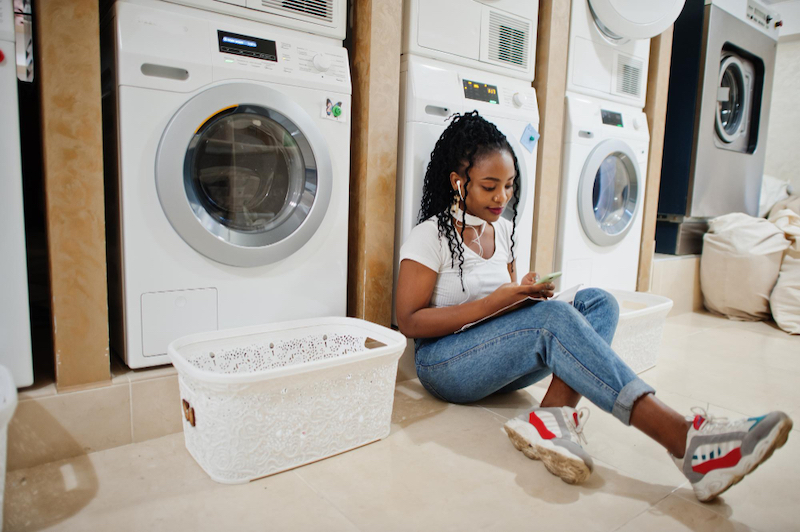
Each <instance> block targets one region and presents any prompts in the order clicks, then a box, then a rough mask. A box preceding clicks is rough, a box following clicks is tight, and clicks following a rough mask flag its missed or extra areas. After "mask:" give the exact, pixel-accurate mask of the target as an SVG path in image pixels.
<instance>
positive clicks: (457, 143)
mask: <svg viewBox="0 0 800 532" xmlns="http://www.w3.org/2000/svg"><path fill="white" fill-rule="evenodd" d="M498 151H507V152H508V153H509V154H511V158H512V159H513V160H514V172H515V177H516V178H515V179H514V199H513V200H512V201H511V205H510V207H511V209H512V211H513V212H514V218H513V220H512V229H511V260H512V261H513V260H514V233H515V232H516V229H517V203H518V202H519V163H518V162H517V157H516V155H514V150H513V149H512V148H511V145H510V144H509V143H508V139H506V136H505V135H503V134H502V133H501V132H500V131H499V130H498V129H497V126H495V125H494V124H492V123H491V122H489V121H487V120H485V119H484V118H483V117H481V116H480V115H479V114H478V112H477V111H472V112H469V113H464V114H461V115H460V114H455V115H453V118H452V120H451V122H450V125H448V126H447V129H445V130H444V133H442V136H441V137H439V140H438V141H436V146H435V147H434V148H433V152H431V162H430V163H428V169H427V170H426V171H425V182H424V184H423V187H422V206H421V208H420V211H419V218H418V220H417V223H422V222H424V221H425V220H427V219H428V218H430V217H432V216H436V218H437V224H438V226H439V236H440V237H446V238H447V242H448V245H449V247H450V253H451V255H452V256H451V260H452V262H451V265H452V266H453V267H454V266H455V261H456V259H458V271H459V274H460V276H461V289H462V290H464V245H463V243H462V241H461V240H459V239H458V238H456V234H457V233H456V227H455V224H454V223H453V217H452V216H451V215H450V207H451V205H452V204H453V200H454V198H455V197H457V193H455V191H454V190H453V187H452V185H451V184H450V172H458V173H459V175H461V174H462V173H463V175H464V177H466V182H465V184H464V188H463V192H464V200H465V201H466V199H467V195H468V192H467V188H468V187H467V185H469V182H470V176H469V171H470V169H471V168H472V167H473V166H474V165H475V163H476V162H477V161H478V160H479V159H481V158H482V157H484V156H486V155H488V154H489V153H493V152H498ZM461 224H462V227H466V211H465V213H464V216H463V219H462V220H461Z"/></svg>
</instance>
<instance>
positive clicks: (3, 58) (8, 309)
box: [0, 0, 33, 386]
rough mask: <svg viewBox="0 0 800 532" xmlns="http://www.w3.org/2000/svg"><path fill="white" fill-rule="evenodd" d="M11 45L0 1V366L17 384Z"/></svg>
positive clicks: (23, 305) (22, 355)
mask: <svg viewBox="0 0 800 532" xmlns="http://www.w3.org/2000/svg"><path fill="white" fill-rule="evenodd" d="M15 49H16V46H15V36H14V10H13V8H12V5H11V0H0V161H2V165H3V174H2V176H0V227H2V228H3V230H2V231H0V250H2V253H3V257H2V259H0V293H2V294H3V297H2V305H0V364H3V365H4V366H6V367H7V368H8V369H9V370H10V371H11V374H12V376H13V377H14V383H15V384H16V385H17V386H28V385H31V384H33V363H32V353H31V322H30V303H29V300H28V266H27V265H28V262H27V256H26V251H25V218H24V212H23V203H22V161H21V154H20V133H19V102H18V101H17V63H16V53H15Z"/></svg>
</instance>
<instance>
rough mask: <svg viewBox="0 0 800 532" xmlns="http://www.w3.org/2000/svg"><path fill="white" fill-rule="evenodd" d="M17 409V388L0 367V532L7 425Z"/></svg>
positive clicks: (4, 483)
mask: <svg viewBox="0 0 800 532" xmlns="http://www.w3.org/2000/svg"><path fill="white" fill-rule="evenodd" d="M16 409H17V387H16V386H15V385H14V379H13V378H12V377H11V372H10V371H8V368H6V367H5V366H0V531H2V530H3V495H4V494H5V485H6V449H7V446H8V424H9V422H11V418H12V416H13V415H14V410H16Z"/></svg>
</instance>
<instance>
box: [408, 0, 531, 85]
mask: <svg viewBox="0 0 800 532" xmlns="http://www.w3.org/2000/svg"><path fill="white" fill-rule="evenodd" d="M538 19H539V0H405V2H404V6H403V44H402V53H403V54H404V55H407V54H411V55H420V56H424V57H430V58H431V59H437V60H440V61H444V62H446V63H451V64H454V65H462V66H466V67H468V68H476V69H479V70H485V71H487V72H495V73H498V74H501V75H504V76H510V77H518V78H520V79H524V80H527V81H529V82H530V81H533V78H534V70H535V69H534V67H535V63H536V29H537V28H536V26H537V23H538Z"/></svg>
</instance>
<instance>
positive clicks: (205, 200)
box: [103, 0, 351, 367]
mask: <svg viewBox="0 0 800 532" xmlns="http://www.w3.org/2000/svg"><path fill="white" fill-rule="evenodd" d="M103 37H104V42H103V50H104V53H105V54H106V55H105V56H104V57H103V65H104V69H105V72H104V79H106V80H107V81H108V85H107V86H106V87H104V111H105V112H104V118H105V119H107V120H108V124H106V127H105V132H106V135H107V137H106V142H105V146H106V147H107V148H108V149H109V151H108V153H107V154H106V170H107V190H108V193H109V199H108V200H107V205H108V206H109V213H108V215H107V220H108V222H107V223H108V240H109V294H110V295H109V300H110V305H109V307H110V308H109V313H110V314H111V321H112V323H111V334H112V346H113V347H114V348H115V350H117V351H118V352H119V353H120V354H121V355H122V356H123V357H124V358H125V361H126V363H127V364H128V365H129V366H131V367H142V366H150V365H156V364H166V363H168V361H169V360H168V358H167V355H166V349H167V345H168V344H169V342H170V341H172V340H174V339H175V338H177V337H179V336H183V335H186V334H190V333H194V332H201V331H209V330H215V329H217V328H229V327H237V326H246V325H253V324H259V323H266V322H270V321H276V320H286V319H294V318H303V317H315V316H336V315H339V316H343V315H344V314H345V312H346V285H347V220H348V185H349V162H350V119H349V114H350V98H351V96H350V95H351V83H350V77H349V69H348V59H347V51H346V50H345V49H344V48H342V47H340V46H333V45H331V44H329V43H327V42H320V41H319V40H310V39H309V38H308V36H306V35H304V34H300V33H297V32H292V31H290V30H284V29H280V28H274V27H271V26H267V25H265V24H262V23H256V22H248V21H244V20H241V19H235V18H230V17H226V16H224V15H219V14H215V13H209V12H205V11H201V10H197V9H192V8H187V7H184V6H177V5H173V4H169V3H166V2H158V1H153V0H118V1H117V2H116V4H115V5H114V8H113V10H112V11H111V17H110V18H109V19H108V20H107V21H106V25H105V27H104V32H103ZM114 174H116V176H115V175H114Z"/></svg>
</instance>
